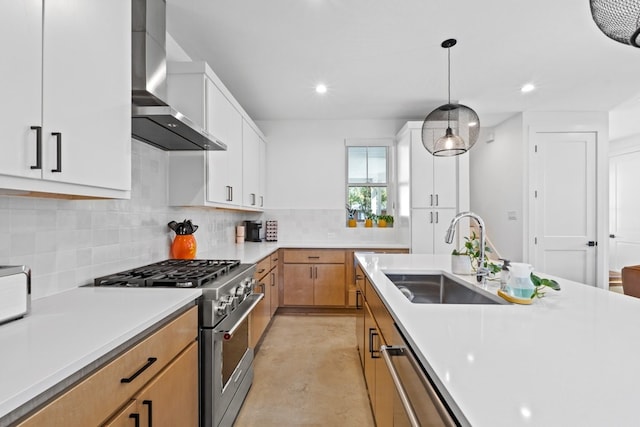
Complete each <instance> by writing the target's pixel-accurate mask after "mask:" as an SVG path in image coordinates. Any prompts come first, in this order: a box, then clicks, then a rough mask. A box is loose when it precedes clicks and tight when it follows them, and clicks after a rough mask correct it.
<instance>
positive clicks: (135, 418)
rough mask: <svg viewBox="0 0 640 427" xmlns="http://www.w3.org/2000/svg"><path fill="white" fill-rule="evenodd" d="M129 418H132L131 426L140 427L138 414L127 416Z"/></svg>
mask: <svg viewBox="0 0 640 427" xmlns="http://www.w3.org/2000/svg"><path fill="white" fill-rule="evenodd" d="M129 418H133V425H134V426H135V427H140V414H129Z"/></svg>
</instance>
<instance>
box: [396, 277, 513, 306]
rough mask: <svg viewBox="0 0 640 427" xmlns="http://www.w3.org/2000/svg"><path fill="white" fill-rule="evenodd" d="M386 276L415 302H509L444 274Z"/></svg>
mask: <svg viewBox="0 0 640 427" xmlns="http://www.w3.org/2000/svg"><path fill="white" fill-rule="evenodd" d="M385 276H387V277H388V278H389V280H391V281H392V282H393V284H394V285H396V287H397V288H398V289H400V291H401V292H402V293H403V294H404V296H406V297H407V299H408V300H409V301H411V302H412V303H414V304H508V302H507V301H505V300H503V299H502V298H500V297H499V296H497V295H493V294H492V293H489V292H487V291H484V290H482V289H480V288H475V287H474V286H473V285H471V284H469V283H463V282H458V281H456V280H453V279H451V278H450V277H447V276H445V275H443V274H386V273H385Z"/></svg>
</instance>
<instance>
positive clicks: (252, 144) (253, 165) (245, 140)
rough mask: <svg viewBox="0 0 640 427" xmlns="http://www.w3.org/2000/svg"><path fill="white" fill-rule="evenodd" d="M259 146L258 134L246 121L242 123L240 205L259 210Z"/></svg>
mask: <svg viewBox="0 0 640 427" xmlns="http://www.w3.org/2000/svg"><path fill="white" fill-rule="evenodd" d="M260 145H261V139H260V136H259V135H258V133H257V132H256V131H255V130H254V129H253V127H251V125H250V124H249V122H247V121H246V120H243V121H242V164H243V169H242V184H243V192H242V204H243V205H244V206H246V207H249V208H260Z"/></svg>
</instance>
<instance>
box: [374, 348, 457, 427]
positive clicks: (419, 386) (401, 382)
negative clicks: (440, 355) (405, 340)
mask: <svg viewBox="0 0 640 427" xmlns="http://www.w3.org/2000/svg"><path fill="white" fill-rule="evenodd" d="M381 352H382V357H383V359H384V361H385V363H386V365H387V368H388V369H389V373H390V374H391V378H392V379H393V383H394V385H395V389H396V390H395V392H396V393H395V395H396V396H395V399H394V402H393V425H394V427H397V426H402V427H404V426H411V427H420V426H430V427H439V426H444V427H451V426H458V425H460V424H459V423H458V422H456V420H455V419H454V418H453V416H452V415H451V414H450V413H449V410H448V408H447V406H446V404H445V403H444V402H443V401H442V399H441V398H440V396H439V395H438V393H437V391H436V390H435V388H434V387H433V385H432V384H431V381H429V378H428V377H427V376H426V375H425V373H424V372H423V370H422V367H421V366H420V364H419V363H418V361H417V360H416V359H415V357H414V356H413V354H412V353H411V350H410V349H409V348H408V347H407V346H382V348H381Z"/></svg>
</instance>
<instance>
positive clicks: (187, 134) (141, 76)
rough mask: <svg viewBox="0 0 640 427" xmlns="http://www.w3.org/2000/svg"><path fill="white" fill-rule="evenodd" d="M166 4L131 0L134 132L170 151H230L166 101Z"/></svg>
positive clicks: (160, 0)
mask: <svg viewBox="0 0 640 427" xmlns="http://www.w3.org/2000/svg"><path fill="white" fill-rule="evenodd" d="M166 7H167V5H166V0H132V2H131V8H132V9H131V21H132V22H131V103H132V107H131V134H132V136H133V137H134V138H135V139H138V140H140V141H143V142H146V143H148V144H151V145H153V146H155V147H157V148H160V149H162V150H167V151H184V150H226V149H227V146H226V145H225V144H224V143H222V142H221V141H219V140H218V139H217V138H216V137H215V136H213V135H211V134H210V133H208V132H207V131H205V130H204V129H202V128H200V127H199V126H198V125H196V124H195V123H193V122H192V121H191V120H189V118H187V117H185V116H184V115H182V114H180V112H178V111H176V110H175V109H174V108H172V107H171V106H170V105H168V104H167V102H166V101H165V100H166V99H167V60H166V48H165V46H166V44H165V38H166Z"/></svg>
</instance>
